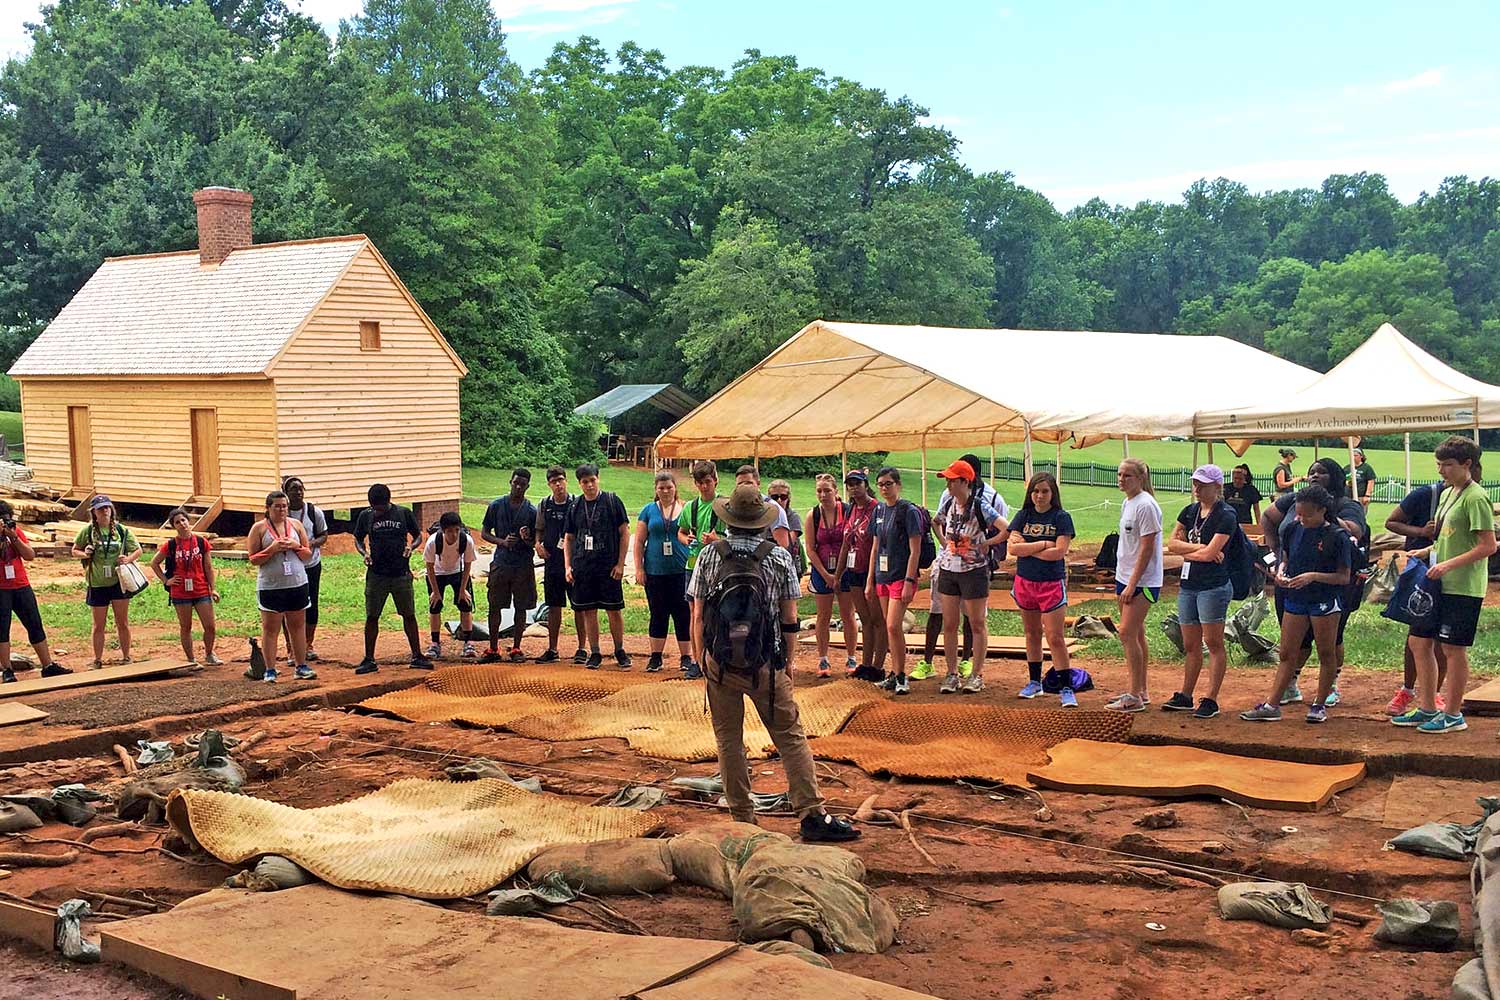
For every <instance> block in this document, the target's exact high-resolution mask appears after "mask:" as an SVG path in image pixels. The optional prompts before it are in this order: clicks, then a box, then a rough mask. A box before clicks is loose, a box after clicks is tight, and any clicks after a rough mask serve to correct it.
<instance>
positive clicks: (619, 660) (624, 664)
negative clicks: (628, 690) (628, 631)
mask: <svg viewBox="0 0 1500 1000" xmlns="http://www.w3.org/2000/svg"><path fill="white" fill-rule="evenodd" d="M615 666H617V667H619V668H620V669H621V670H629V669H630V654H629V653H627V652H625V650H623V649H617V650H615Z"/></svg>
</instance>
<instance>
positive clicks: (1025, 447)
mask: <svg viewBox="0 0 1500 1000" xmlns="http://www.w3.org/2000/svg"><path fill="white" fill-rule="evenodd" d="M1025 427H1026V436H1025V438H1023V439H1022V441H1021V458H1022V465H1023V466H1024V467H1025V472H1026V484H1027V489H1030V488H1031V422H1030V421H1027V423H1026V424H1025Z"/></svg>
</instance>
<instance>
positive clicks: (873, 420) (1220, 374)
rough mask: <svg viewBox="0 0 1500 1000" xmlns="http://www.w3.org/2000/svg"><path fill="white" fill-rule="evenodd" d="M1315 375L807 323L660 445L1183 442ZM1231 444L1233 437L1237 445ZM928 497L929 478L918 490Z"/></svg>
mask: <svg viewBox="0 0 1500 1000" xmlns="http://www.w3.org/2000/svg"><path fill="white" fill-rule="evenodd" d="M1317 377H1318V373H1317V372H1315V371H1312V370H1311V369H1308V368H1303V367H1301V366H1300V365H1295V364H1292V363H1291V362H1289V361H1284V360H1282V359H1281V358H1278V357H1275V356H1274V355H1271V354H1267V353H1266V352H1264V351H1259V350H1256V349H1255V348H1253V347H1250V346H1248V345H1245V344H1241V343H1239V342H1237V341H1233V340H1229V339H1227V338H1224V337H1197V336H1182V335H1176V336H1169V335H1162V334H1142V333H1114V332H1107V331H1081V330H967V329H954V328H949V327H932V326H885V325H877V324H867V323H836V322H826V321H823V320H815V321H813V322H811V323H809V324H808V325H807V326H805V327H803V328H802V329H801V330H800V331H798V332H797V334H796V335H795V336H793V337H792V338H791V339H790V340H788V341H787V342H786V343H784V344H782V345H781V346H780V347H778V348H777V349H776V350H775V351H772V352H771V354H770V356H769V357H767V358H766V359H765V360H763V361H761V362H760V363H759V364H757V365H756V366H755V367H753V368H751V369H750V370H749V371H747V372H745V374H743V375H741V376H740V377H739V378H738V379H736V380H735V381H734V382H732V383H730V384H729V385H728V386H726V387H725V388H723V389H721V390H720V391H719V392H718V393H717V394H715V395H714V396H713V397H712V398H710V399H709V400H708V401H707V402H705V403H703V404H702V405H700V406H699V407H697V408H696V409H695V410H693V411H692V412H691V413H689V414H688V415H687V416H685V417H683V418H682V419H681V420H679V421H678V422H677V423H675V424H673V425H672V426H671V427H669V428H668V429H667V430H665V431H663V432H662V434H661V436H660V437H658V438H657V440H656V453H657V454H658V455H660V456H663V457H695V458H725V457H743V456H750V457H751V458H753V459H755V460H759V459H761V458H770V457H773V456H778V455H832V454H839V453H844V454H846V453H847V452H849V451H851V450H854V451H876V450H882V451H900V450H908V449H910V450H918V449H920V450H921V451H923V452H924V462H923V464H924V466H925V464H926V463H925V452H926V449H927V448H929V447H936V448H954V447H979V446H984V445H986V444H988V445H989V446H990V447H991V449H992V452H993V448H994V446H995V445H996V444H997V443H1000V442H1010V441H1023V442H1026V443H1027V445H1028V448H1027V464H1028V470H1029V466H1030V448H1029V445H1030V443H1031V442H1032V441H1047V442H1053V443H1055V444H1057V446H1058V448H1059V451H1060V450H1061V443H1062V442H1063V441H1065V440H1067V439H1068V438H1070V437H1073V436H1076V437H1078V438H1079V439H1084V438H1095V439H1097V438H1100V437H1111V438H1127V439H1128V438H1129V437H1138V438H1159V437H1167V436H1171V435H1180V436H1183V437H1188V436H1190V435H1191V434H1192V433H1193V418H1194V415H1195V414H1196V413H1198V412H1199V411H1201V410H1205V409H1208V408H1210V407H1213V408H1218V407H1221V406H1225V405H1234V404H1249V403H1251V402H1254V401H1256V400H1257V399H1260V398H1263V397H1264V395H1265V391H1266V387H1267V386H1279V387H1285V388H1287V389H1288V390H1296V389H1300V388H1302V387H1303V386H1305V385H1308V384H1309V383H1311V382H1313V381H1314V380H1315V379H1317ZM1236 436H1239V435H1236ZM924 488H925V482H924Z"/></svg>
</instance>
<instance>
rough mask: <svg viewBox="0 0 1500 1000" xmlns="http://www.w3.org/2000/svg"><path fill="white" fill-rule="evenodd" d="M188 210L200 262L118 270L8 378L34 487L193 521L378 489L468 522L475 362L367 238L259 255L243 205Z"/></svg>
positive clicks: (145, 260) (344, 502)
mask: <svg viewBox="0 0 1500 1000" xmlns="http://www.w3.org/2000/svg"><path fill="white" fill-rule="evenodd" d="M193 201H194V202H195V204H196V205H197V209H198V232H199V244H200V246H199V248H198V249H197V250H187V251H181V252H176V253H160V254H144V255H140V256H134V257H113V258H110V259H108V260H106V261H105V262H104V264H103V265H101V266H100V268H99V269H98V270H97V271H95V272H94V274H93V276H92V277H91V278H89V280H88V282H87V283H86V284H85V285H84V286H83V288H81V289H79V291H78V294H77V295H75V296H74V297H73V299H72V301H70V302H69V303H68V305H67V306H66V307H65V308H64V309H63V310H62V312H60V313H59V314H58V316H57V318H56V319H55V320H53V321H52V323H51V325H49V326H48V327H47V329H46V330H44V331H43V332H42V334H41V336H39V337H38V338H37V339H36V342H35V343H33V344H32V345H31V347H29V348H28V349H27V350H26V353H24V354H23V355H21V357H20V358H19V359H18V360H17V361H16V363H15V365H14V366H13V367H12V368H11V370H10V374H11V375H12V376H14V377H15V378H16V380H17V381H18V382H19V383H20V385H21V418H22V422H23V425H24V431H25V440H26V463H27V465H29V466H30V467H31V469H32V470H33V473H34V475H35V478H36V479H37V480H38V481H40V482H44V483H47V484H49V485H51V486H52V487H53V488H55V489H59V490H66V494H65V495H66V497H67V498H69V499H71V500H73V501H79V502H83V501H86V500H87V499H88V498H89V497H90V496H92V495H93V494H95V493H107V494H109V496H110V497H112V498H113V499H115V500H118V501H123V502H129V503H143V504H161V505H164V506H172V507H175V506H178V505H184V504H187V505H191V506H193V507H194V508H195V509H196V510H197V511H198V512H199V517H200V520H199V524H200V526H206V525H207V524H208V523H210V522H211V521H212V520H213V518H214V517H216V516H217V514H218V513H219V512H220V511H222V510H239V511H260V510H262V509H263V508H264V505H265V497H266V494H267V493H268V492H270V491H271V490H274V489H276V488H277V487H278V486H279V484H280V482H281V480H282V478H283V477H285V476H291V475H296V476H300V477H302V479H303V480H304V481H305V482H306V484H307V496H308V499H310V500H311V501H312V502H313V503H315V504H317V505H318V506H319V507H322V508H325V509H329V510H336V509H343V508H349V507H363V506H365V504H366V502H367V501H366V491H367V490H368V489H369V487H370V484H372V483H376V482H383V483H386V484H388V485H389V486H390V488H391V492H392V495H393V497H394V498H395V499H396V501H397V502H398V503H401V504H405V505H420V506H421V507H423V508H424V509H423V510H422V511H419V514H420V515H421V516H424V517H435V516H436V514H437V513H438V512H440V511H441V510H445V509H455V510H456V509H457V503H458V499H459V497H460V496H461V495H462V484H461V460H460V454H459V417H458V383H459V380H460V379H461V378H462V377H463V376H464V374H465V373H466V372H467V369H466V368H465V367H464V364H463V362H462V361H460V360H459V358H458V355H457V354H455V353H454V351H453V348H452V347H450V346H449V345H448V342H447V341H446V340H444V339H443V335H442V333H441V332H439V330H438V328H437V327H436V326H435V325H434V324H433V322H432V320H431V319H429V318H428V317H427V314H426V313H424V312H423V311H422V308H421V306H419V305H418V304H417V302H416V300H415V299H413V298H412V295H411V292H409V291H408V290H407V288H406V286H405V285H404V284H402V282H401V279H400V278H399V277H397V276H396V272H395V271H393V270H392V269H391V266H390V265H389V264H387V263H386V261H385V258H383V257H382V256H381V255H380V252H379V251H378V250H376V249H375V245H374V244H373V243H372V242H370V240H369V238H368V237H365V236H359V235H356V236H334V237H328V238H325V239H314V240H296V241H292V242H287V243H267V244H260V245H256V244H254V243H253V242H252V241H251V229H250V220H251V196H250V195H249V194H248V193H246V192H244V191H236V190H233V189H229V188H205V189H203V190H201V191H197V192H195V193H194V195H193ZM423 523H426V522H423Z"/></svg>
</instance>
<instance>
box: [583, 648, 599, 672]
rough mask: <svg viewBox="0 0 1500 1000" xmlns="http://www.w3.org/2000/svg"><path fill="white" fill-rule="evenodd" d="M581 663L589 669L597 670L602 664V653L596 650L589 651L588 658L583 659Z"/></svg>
mask: <svg viewBox="0 0 1500 1000" xmlns="http://www.w3.org/2000/svg"><path fill="white" fill-rule="evenodd" d="M583 665H584V666H586V667H588V668H589V669H590V670H598V669H599V668H600V667H602V666H604V654H603V653H598V652H594V653H590V654H589V655H588V659H587V660H585V661H584V663H583Z"/></svg>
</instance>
